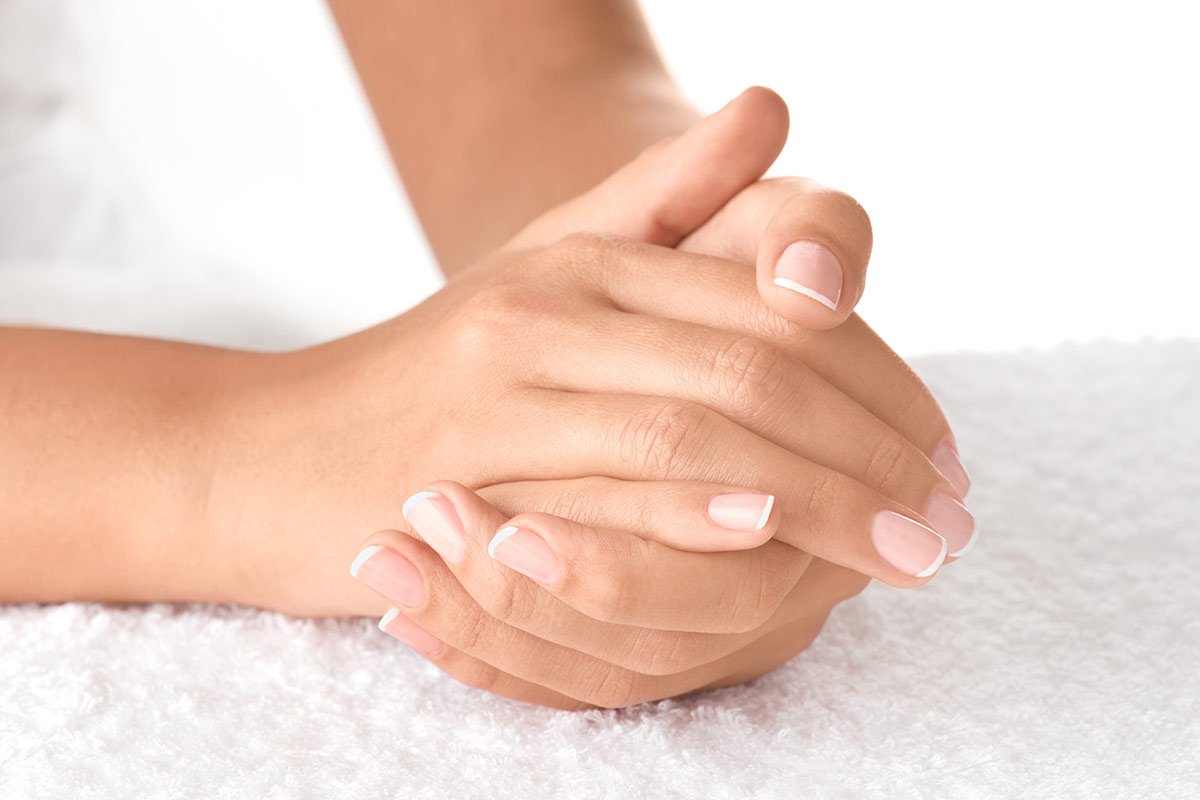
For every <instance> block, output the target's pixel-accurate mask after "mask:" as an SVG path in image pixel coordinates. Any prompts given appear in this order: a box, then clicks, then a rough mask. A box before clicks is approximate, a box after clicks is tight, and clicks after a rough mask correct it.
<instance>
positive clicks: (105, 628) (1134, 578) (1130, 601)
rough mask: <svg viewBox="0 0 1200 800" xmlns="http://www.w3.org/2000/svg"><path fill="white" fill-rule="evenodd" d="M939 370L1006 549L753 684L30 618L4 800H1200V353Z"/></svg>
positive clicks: (249, 624) (1016, 360)
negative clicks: (668, 691) (600, 682)
mask: <svg viewBox="0 0 1200 800" xmlns="http://www.w3.org/2000/svg"><path fill="white" fill-rule="evenodd" d="M917 366H918V368H919V370H920V372H921V373H922V375H924V376H925V377H926V378H927V380H928V381H929V382H930V383H931V385H932V386H933V388H934V390H935V391H936V392H937V393H938V395H939V396H940V397H941V398H942V399H943V401H944V404H945V406H946V408H947V411H948V413H949V415H950V417H951V419H952V420H953V421H954V423H955V429H956V431H957V432H958V436H959V441H960V445H961V449H962V452H963V454H964V457H965V459H966V462H967V464H968V467H969V468H970V469H971V470H972V475H973V477H974V480H975V487H974V489H973V490H972V492H971V497H970V499H971V507H972V509H973V510H974V512H975V513H976V515H977V516H978V519H979V523H980V525H981V527H982V531H983V532H982V537H983V538H982V539H981V540H980V542H979V544H978V545H977V546H976V548H975V549H974V550H973V551H972V552H971V553H970V554H969V556H968V557H967V558H965V559H964V560H963V561H961V562H959V563H957V564H954V565H951V566H949V567H947V568H946V569H945V571H944V573H943V574H941V575H940V576H939V577H937V578H936V579H935V580H934V581H933V582H932V583H931V584H930V585H929V586H928V587H926V588H924V589H921V590H917V591H900V590H895V589H891V588H888V587H884V586H881V585H875V586H872V587H871V588H869V589H868V590H867V591H866V592H865V593H864V594H863V595H862V596H860V597H858V598H856V599H854V600H852V601H850V602H848V603H846V604H844V605H843V606H841V607H839V608H838V609H837V610H835V612H834V614H833V615H832V617H831V619H830V622H829V623H828V625H827V627H826V630H825V632H824V633H823V634H822V636H821V637H820V638H819V639H818V640H817V642H816V643H815V644H814V646H813V647H812V648H810V649H809V650H808V651H807V652H806V653H804V654H802V655H801V656H800V657H798V658H796V659H795V660H794V661H792V662H791V663H789V664H787V665H785V666H784V667H783V668H781V669H779V670H777V671H776V672H774V673H772V674H770V675H768V676H767V677H765V678H763V679H761V680H759V681H757V682H756V683H754V684H752V685H749V686H745V687H739V688H734V689H728V690H724V691H719V692H713V693H709V694H705V695H701V696H696V697H690V698H687V699H683V700H676V701H666V702H662V703H659V704H656V705H650V706H644V707H640V708H635V709H632V710H626V711H611V712H589V713H581V714H573V713H566V712H556V711H550V710H545V709H539V708H535V707H531V706H526V705H522V704H519V703H515V702H512V701H508V700H503V699H499V698H495V697H491V696H488V695H485V694H482V693H480V692H478V691H475V690H471V689H467V688H464V687H462V686H460V685H458V684H456V683H454V682H453V681H451V680H450V679H448V678H445V677H444V676H442V675H441V674H440V673H439V672H438V671H437V670H436V669H435V668H433V667H432V666H430V665H429V664H428V663H427V662H425V661H424V660H423V659H421V658H420V657H418V656H416V655H414V654H413V653H411V652H409V651H407V650H406V649H405V647H404V646H403V645H401V644H399V643H397V642H395V641H394V640H392V639H390V638H389V637H387V636H385V635H384V634H382V633H380V632H379V631H378V630H376V629H375V627H374V621H373V620H354V621H324V622H312V621H303V620H296V619H290V618H288V617H285V616H282V615H278V614H273V613H265V612H259V611H252V610H247V609H241V608H229V607H213V606H182V607H171V606H154V607H149V608H118V607H106V606H98V605H66V606H57V607H54V606H51V607H36V606H21V607H9V608H5V609H2V610H0V797H2V798H5V800H7V799H8V798H13V800H16V798H32V797H36V798H42V797H72V798H91V797H106V798H107V797H138V798H157V797H170V798H176V797H178V798H184V797H210V798H235V797H237V798H241V797H247V798H249V797H255V798H258V797H269V798H301V797H313V798H325V797H356V798H375V797H397V798H399V797H430V798H446V797H454V798H459V797H572V798H574V797H580V798H586V797H640V796H648V797H705V798H723V797H730V798H733V797H781V798H792V797H806V798H865V797H870V798H889V797H896V798H911V797H928V798H1013V797H1045V798H1076V797H1078V798H1097V799H1100V798H1104V799H1105V800H1107V799H1108V798H1118V797H1119V798H1126V797H1129V798H1133V797H1137V798H1180V799H1181V800H1182V799H1183V798H1194V797H1196V796H1200V767H1198V764H1200V696H1198V692H1197V665H1200V625H1198V623H1197V618H1196V610H1197V608H1200V582H1197V580H1196V569H1197V566H1198V565H1200V537H1198V536H1197V522H1198V520H1200V513H1198V506H1200V424H1198V422H1197V418H1198V413H1197V412H1198V411H1200V402H1198V401H1197V397H1200V342H1186V341H1185V342H1173V343H1145V344H1141V345H1112V344H1092V345H1087V346H1068V347H1063V348H1060V349H1057V350H1055V351H1053V352H1049V353H1020V354H1014V355H987V356H983V355H972V354H959V355H948V356H944V357H935V358H930V359H924V360H922V361H920V362H918V365H917ZM784 513H786V509H784ZM46 558H47V559H51V560H52V559H53V558H54V554H53V553H52V552H48V553H46Z"/></svg>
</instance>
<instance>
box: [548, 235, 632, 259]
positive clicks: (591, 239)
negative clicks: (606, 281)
mask: <svg viewBox="0 0 1200 800" xmlns="http://www.w3.org/2000/svg"><path fill="white" fill-rule="evenodd" d="M620 242H621V237H619V236H616V235H615V234H612V233H604V232H601V231H575V232H573V233H568V234H567V235H566V236H564V237H563V238H561V239H559V240H558V241H557V242H555V243H554V245H553V246H552V247H551V248H550V250H551V252H552V253H553V254H554V256H555V258H556V259H562V260H566V261H568V262H570V263H588V264H594V263H595V262H596V261H603V260H604V259H606V258H608V256H609V253H611V252H612V251H613V250H614V249H615V248H616V247H617V246H618V245H619V244H620Z"/></svg>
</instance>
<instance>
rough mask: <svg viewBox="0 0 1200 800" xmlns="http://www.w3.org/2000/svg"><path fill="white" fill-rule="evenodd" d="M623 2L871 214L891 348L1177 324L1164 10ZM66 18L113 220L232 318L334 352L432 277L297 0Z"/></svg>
mask: <svg viewBox="0 0 1200 800" xmlns="http://www.w3.org/2000/svg"><path fill="white" fill-rule="evenodd" d="M0 2H2V0H0ZM47 2H49V0H47ZM645 8H646V13H647V16H648V18H649V20H650V22H651V24H652V27H653V30H654V31H655V34H656V36H657V37H658V39H659V41H660V43H661V46H662V49H663V51H664V54H665V57H666V59H667V61H668V63H669V64H670V65H671V67H672V69H673V71H674V73H675V74H676V76H677V78H678V80H679V81H680V83H681V84H682V86H683V87H684V89H685V90H686V91H687V93H688V94H689V96H690V97H692V98H693V99H694V100H695V101H696V102H697V103H698V104H699V105H700V107H702V108H704V109H706V110H711V109H715V108H717V107H719V106H720V105H721V104H723V103H724V102H725V101H726V100H727V99H728V98H729V97H731V96H733V95H734V94H736V93H737V92H738V91H740V90H741V89H742V88H744V87H745V86H747V85H749V84H752V83H762V84H765V85H768V86H771V87H773V88H775V89H776V90H778V91H779V92H780V93H781V94H782V95H783V96H784V97H785V99H787V100H788V102H789V104H790V105H791V108H792V118H793V127H792V137H791V141H790V143H789V146H788V149H787V151H786V152H785V154H784V157H783V159H782V160H781V162H780V165H779V167H778V168H777V169H776V170H775V171H774V172H775V173H776V174H800V175H806V176H809V177H813V178H815V179H817V180H819V181H821V182H823V183H826V184H828V185H831V186H836V187H838V188H841V189H844V190H846V191H848V192H850V193H852V194H854V195H855V196H856V197H858V198H859V199H860V200H861V201H862V202H863V204H864V205H865V206H866V207H867V209H868V210H869V211H870V212H871V215H872V218H873V220H874V224H875V230H876V249H875V255H874V257H873V260H872V269H871V273H870V277H869V288H868V293H867V297H866V298H865V299H864V301H863V303H862V305H861V306H860V310H861V311H862V313H863V316H864V317H865V318H866V319H867V320H868V321H869V322H871V323H872V325H874V326H875V327H876V328H877V329H878V330H879V331H880V333H882V334H883V335H884V337H885V338H886V339H888V340H889V341H890V342H891V343H892V344H893V346H894V347H895V348H896V349H897V350H899V351H900V352H901V353H902V354H905V355H913V354H918V353H926V352H934V351H947V350H960V349H987V350H995V349H1012V348H1017V347H1021V346H1026V345H1033V346H1039V347H1042V346H1049V345H1053V344H1055V343H1057V342H1061V341H1065V340H1071V339H1074V340H1089V339H1094V338H1098V337H1111V338H1119V339H1136V338H1139V337H1142V336H1146V335H1153V336H1160V337H1161V336H1172V335H1190V336H1196V335H1200V314H1197V312H1196V310H1195V307H1196V298H1197V294H1198V290H1200V279H1198V278H1197V275H1198V273H1200V256H1198V255H1197V245H1196V230H1197V223H1196V221H1197V220H1198V219H1200V200H1198V196H1197V186H1198V184H1200V159H1198V158H1197V154H1196V143H1197V142H1200V123H1198V114H1197V105H1198V103H1197V96H1198V95H1200V92H1198V89H1197V76H1200V48H1198V47H1196V45H1195V36H1194V34H1195V32H1196V26H1195V24H1194V23H1193V22H1192V20H1191V19H1190V17H1189V15H1188V12H1189V10H1190V9H1189V6H1188V4H1185V3H1174V4H1173V3H1165V2H1159V3H1139V4H1136V6H1135V5H1134V4H1122V5H1118V4H1111V3H1094V2H1089V3H1083V2H1078V3H1067V2H1060V3H1047V2H1010V3H1005V4H977V3H961V2H906V3H892V2H831V3H817V2H805V3H791V2H765V1H763V2H738V3H716V2H712V3H695V2H668V1H667V0H651V1H650V2H648V3H646V5H645ZM74 9H75V11H74V13H76V14H78V15H80V19H81V24H80V25H79V35H80V36H81V39H82V40H83V43H84V45H85V51H86V56H87V59H86V63H87V80H86V87H85V89H86V91H85V92H84V96H85V99H86V105H87V112H86V113H87V117H88V120H89V123H90V124H91V125H93V126H94V128H95V130H97V131H99V132H100V133H101V134H102V142H103V148H104V152H105V153H106V154H107V156H106V157H111V158H112V160H113V163H114V164H116V165H117V169H119V171H121V172H122V173H123V174H124V175H125V176H126V178H127V179H128V185H129V186H130V187H131V193H132V195H133V196H134V197H136V198H137V203H138V204H139V206H138V207H139V208H140V209H141V210H140V211H139V213H143V214H146V215H147V216H148V217H153V218H154V220H155V221H156V222H157V223H159V224H161V226H162V227H163V228H164V229H165V230H169V231H171V234H172V236H175V237H176V238H177V239H178V240H179V241H184V242H188V243H190V244H191V245H192V246H194V247H196V248H200V249H203V250H204V251H205V252H206V253H209V254H211V255H212V256H213V257H214V258H216V259H219V260H221V261H223V262H225V263H228V264H233V265H235V266H236V267H237V268H238V269H241V270H250V271H254V272H256V273H258V274H259V275H261V276H263V277H264V280H265V282H266V283H267V284H269V285H272V286H277V287H281V290H280V293H279V296H278V297H275V296H273V294H272V293H271V292H269V291H268V292H262V293H261V294H260V295H259V296H257V297H251V298H248V302H252V303H263V304H274V305H275V306H277V307H278V306H281V305H284V306H287V307H288V309H290V310H291V311H292V312H294V313H309V312H311V311H312V309H313V308H314V306H315V305H320V306H321V307H322V308H324V309H325V310H328V311H329V312H330V313H329V314H328V322H327V323H325V324H324V327H321V326H318V328H319V329H320V333H321V335H333V334H335V333H339V332H342V331H344V330H350V329H352V328H354V327H358V326H361V325H365V324H368V323H370V322H374V321H376V320H379V319H383V318H386V317H388V316H390V315H392V314H394V313H397V312H399V311H400V310H402V309H403V308H405V307H407V306H408V305H409V304H411V303H412V302H413V301H414V300H416V299H418V298H419V297H421V296H423V295H425V294H427V293H429V292H430V291H433V290H434V289H435V288H436V286H437V285H438V282H439V278H438V275H437V273H436V271H435V269H434V268H433V266H432V262H431V260H430V257H429V255H428V252H427V250H426V249H425V246H424V244H423V242H422V241H421V240H420V233H419V230H418V228H417V227H416V226H415V223H414V222H413V220H412V219H411V216H410V215H409V212H408V210H407V208H406V205H405V201H404V199H403V194H402V191H401V190H400V188H399V186H398V184H397V183H396V180H395V178H394V176H393V173H392V169H391V166H390V163H389V162H388V160H387V156H386V153H385V151H384V149H383V147H382V145H381V142H380V140H379V138H378V135H377V133H376V132H375V130H374V127H373V122H372V121H371V119H370V116H369V111H368V109H367V108H366V105H365V103H364V100H363V98H362V96H361V94H360V92H359V89H358V87H357V85H356V83H355V79H354V76H353V72H352V70H351V68H350V66H349V63H348V61H347V59H346V57H345V55H344V53H342V51H341V45H340V42H339V40H338V39H337V36H336V31H335V30H334V28H333V26H332V23H331V21H330V20H329V17H328V13H327V12H326V11H325V9H324V7H323V5H322V4H321V3H319V2H318V0H252V1H251V0H221V1H220V2H218V1H216V0H211V1H210V2H205V3H193V2H182V0H178V1H175V2H162V0H96V2H94V3H92V4H90V5H87V6H84V5H82V4H74ZM163 268H164V269H166V268H169V265H164V267H163ZM285 286H286V291H284V290H283V289H282V287H285Z"/></svg>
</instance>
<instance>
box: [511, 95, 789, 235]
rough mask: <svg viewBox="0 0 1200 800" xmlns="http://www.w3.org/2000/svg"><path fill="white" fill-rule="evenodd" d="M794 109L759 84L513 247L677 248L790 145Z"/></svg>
mask: <svg viewBox="0 0 1200 800" xmlns="http://www.w3.org/2000/svg"><path fill="white" fill-rule="evenodd" d="M787 133H788V112H787V105H786V104H785V103H784V102H783V99H782V98H780V97H779V95H777V94H775V92H773V91H771V90H770V89H766V88H763V87H761V86H754V87H751V88H749V89H747V90H746V91H744V92H742V93H741V94H740V95H738V96H737V97H735V98H734V99H733V100H731V101H730V102H729V103H728V104H727V105H726V106H725V107H724V108H722V109H721V110H720V111H717V112H716V113H714V114H711V115H709V116H707V117H705V118H704V119H702V120H700V121H699V122H697V123H696V124H695V125H693V126H692V127H691V128H689V129H688V130H687V131H686V132H684V133H682V134H680V135H679V136H675V137H672V138H669V139H663V140H662V141H660V142H657V143H656V144H654V145H651V146H650V147H649V148H647V149H646V150H645V151H643V152H642V154H641V155H639V156H638V157H637V158H636V159H634V160H633V161H631V162H630V163H629V164H627V165H626V166H624V167H622V168H621V169H620V170H618V171H617V172H615V173H613V175H612V176H610V177H609V178H607V179H606V180H605V181H604V182H603V183H600V184H599V185H597V186H596V187H594V188H593V189H591V190H589V191H587V192H586V193H584V194H582V195H580V196H578V197H576V198H574V199H572V200H569V201H567V202H566V203H563V204H562V205H560V206H557V207H556V208H554V209H551V210H550V211H548V212H546V213H545V214H543V215H542V216H541V217H538V218H537V219H536V220H534V221H533V222H532V223H530V224H529V225H528V226H527V227H526V228H525V229H524V230H522V231H521V232H520V233H518V234H517V235H516V236H515V237H514V238H513V239H512V240H511V241H510V242H509V244H508V247H509V248H522V247H533V246H538V245H546V244H550V243H551V242H554V241H557V240H559V239H561V238H563V237H564V236H566V235H567V234H570V233H574V232H576V231H604V232H608V233H614V234H617V235H619V236H625V237H627V238H630V239H635V240H638V241H641V242H647V243H649V244H656V245H663V246H667V247H674V246H675V245H676V244H678V243H679V242H680V241H681V240H683V238H684V237H686V236H687V235H688V234H690V233H691V232H692V231H694V230H695V229H696V228H699V227H700V226H701V225H703V224H704V222H705V221H707V220H708V219H709V217H711V216H712V215H713V214H715V213H716V212H717V210H718V209H720V208H721V207H722V206H723V205H725V204H726V203H727V202H728V201H729V200H730V199H732V198H733V197H734V196H735V195H737V193H738V192H740V191H741V190H742V189H744V188H745V187H747V186H749V185H750V184H752V183H753V182H754V181H756V180H758V178H759V177H761V176H762V174H763V173H764V172H766V171H767V168H768V167H770V166H771V164H772V163H773V162H774V161H775V159H776V157H777V156H778V155H779V153H780V151H781V150H782V149H783V145H784V143H785V142H786V141H787Z"/></svg>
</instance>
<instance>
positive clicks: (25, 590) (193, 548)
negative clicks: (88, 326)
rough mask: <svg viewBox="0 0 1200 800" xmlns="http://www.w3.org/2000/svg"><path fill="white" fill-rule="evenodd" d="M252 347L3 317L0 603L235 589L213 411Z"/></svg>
mask: <svg viewBox="0 0 1200 800" xmlns="http://www.w3.org/2000/svg"><path fill="white" fill-rule="evenodd" d="M258 358H261V357H260V356H254V355H251V354H246V353H236V352H234V351H228V350H219V349H215V348H206V347H196V346H191V345H184V344H177V343H169V342H160V341H151V340H145V339H134V338H125V337H116V336H98V335H93V334H86V333H70V332H65V331H51V330H38V329H20V328H0V411H2V416H0V602H29V601H33V602H56V601H63V600H121V601H152V600H168V599H171V600H218V601H219V600H226V599H229V598H228V595H227V593H226V590H227V589H228V586H227V580H225V579H224V577H223V576H226V575H228V574H229V570H228V569H222V568H221V566H222V564H223V563H228V557H229V554H228V553H227V552H225V551H224V550H223V548H222V546H221V545H220V544H219V543H218V542H217V541H216V540H215V539H214V538H213V536H212V533H211V531H210V530H209V528H208V525H207V524H206V523H207V522H208V511H209V509H208V507H207V492H206V486H207V483H206V481H205V480H204V479H203V476H204V475H206V474H209V473H210V472H211V469H210V465H211V462H212V461H213V459H214V458H215V457H216V456H215V453H216V446H217V440H216V439H215V438H214V437H213V435H212V433H213V432H212V426H211V422H210V416H209V415H210V412H211V409H212V405H213V404H212V401H213V398H215V397H216V396H217V395H218V394H219V393H221V392H223V391H224V390H225V388H226V387H228V386H229V384H230V382H231V380H232V379H233V376H235V375H236V374H237V373H239V372H241V373H245V372H246V371H247V370H249V369H252V368H253V365H254V364H256V363H257V359H258ZM184 541H186V542H188V543H189V546H187V547H182V546H180V543H182V542H184Z"/></svg>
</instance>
